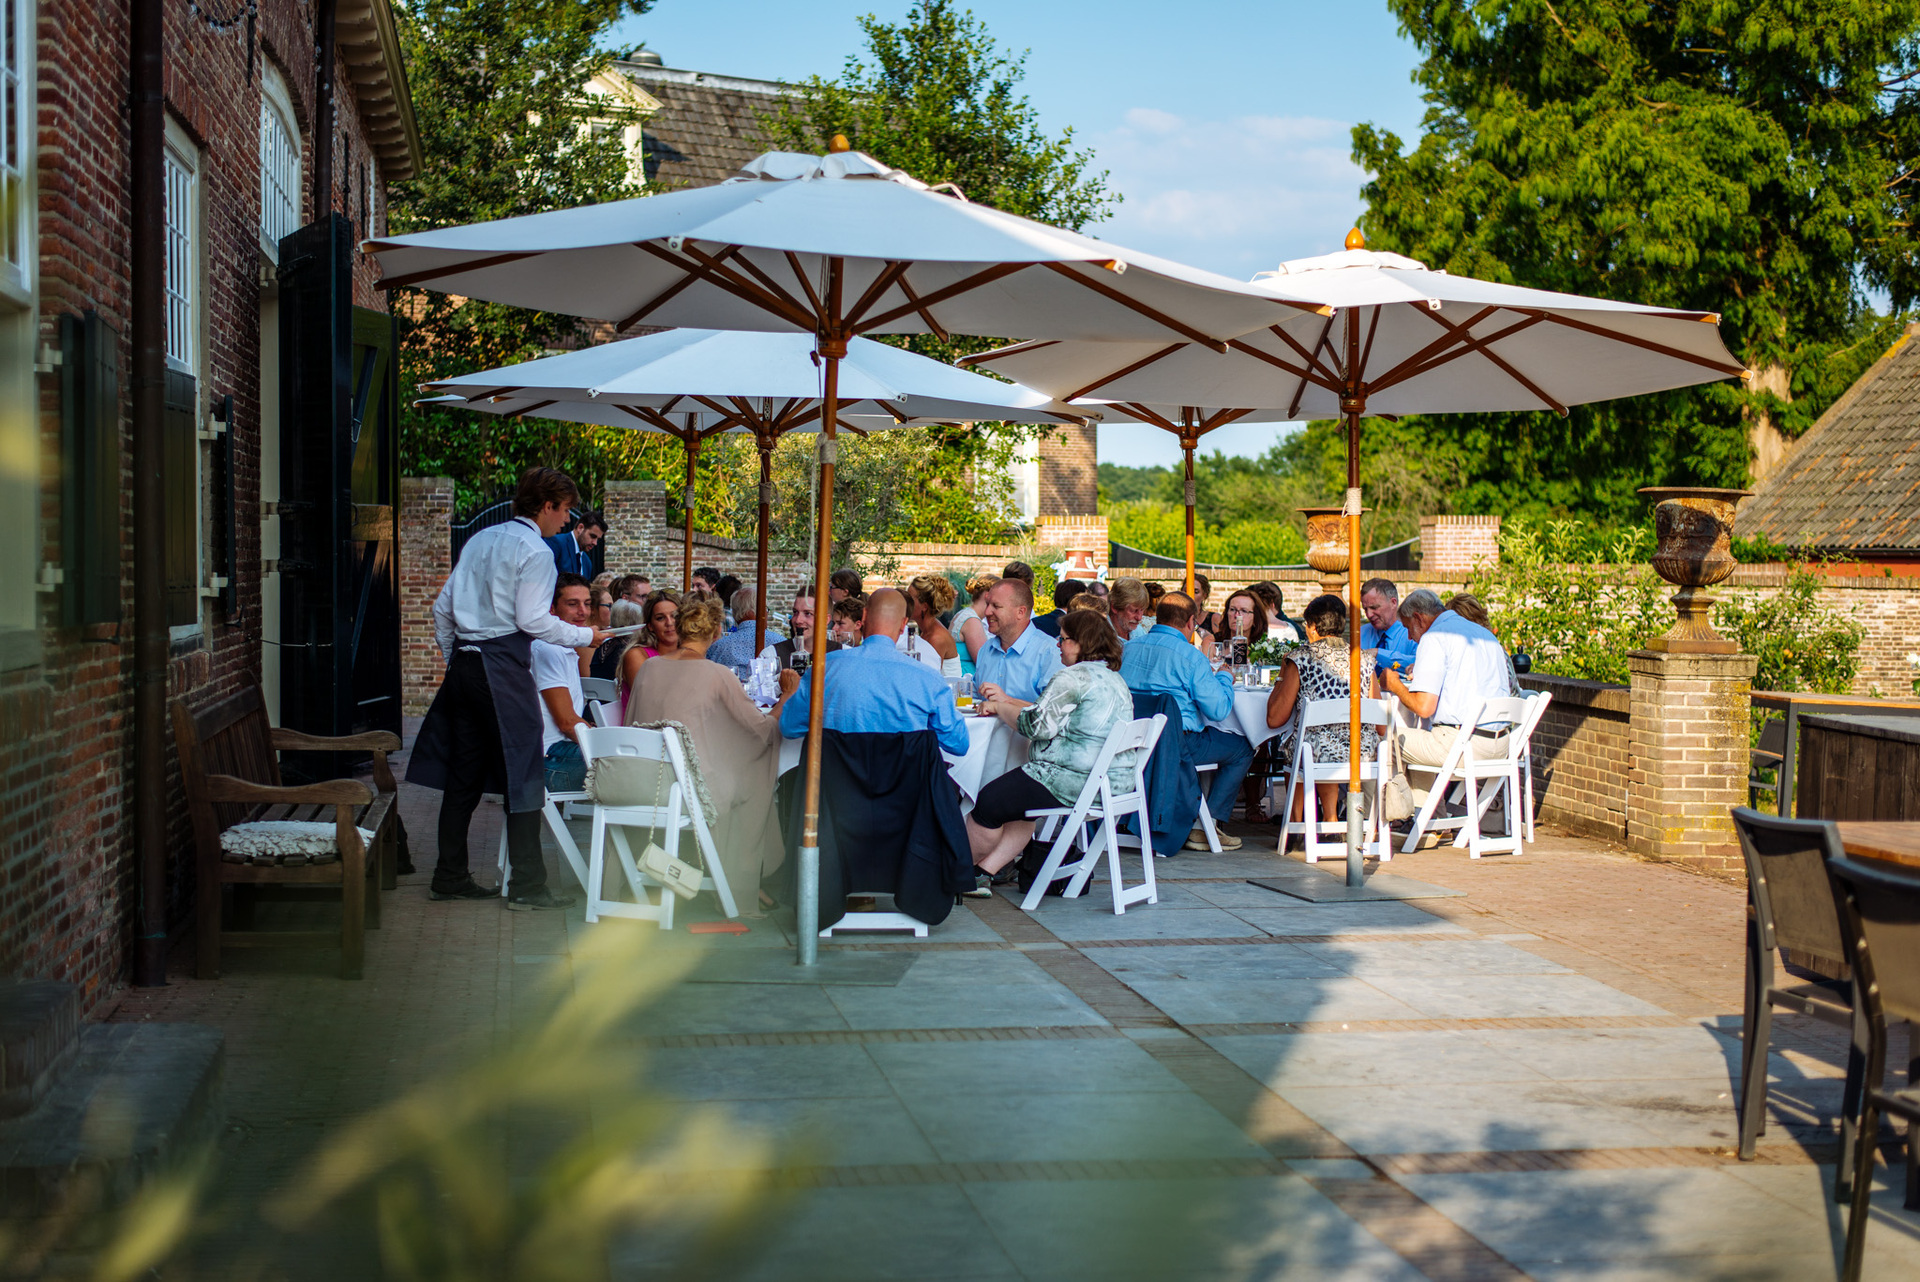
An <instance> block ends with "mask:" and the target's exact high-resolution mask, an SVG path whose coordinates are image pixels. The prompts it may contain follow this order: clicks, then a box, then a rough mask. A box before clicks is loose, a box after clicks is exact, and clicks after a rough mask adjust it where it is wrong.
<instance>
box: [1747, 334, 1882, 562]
mask: <svg viewBox="0 0 1920 1282" xmlns="http://www.w3.org/2000/svg"><path fill="white" fill-rule="evenodd" d="M1734 532H1735V533H1736V534H1739V535H1741V536H1744V537H1751V536H1753V535H1756V534H1764V535H1766V536H1767V537H1768V538H1770V539H1772V540H1774V541H1775V542H1777V543H1783V544H1786V545H1787V546H1789V547H1811V548H1823V549H1833V550H1836V551H1839V550H1846V551H1853V552H1864V551H1866V550H1868V549H1888V550H1892V549H1902V550H1909V551H1920V325H1910V326H1908V327H1907V332H1906V333H1905V334H1903V335H1902V336H1901V337H1900V338H1899V340H1898V341H1896V342H1895V343H1894V345H1893V346H1892V347H1891V348H1890V349H1888V351H1887V354H1886V355H1885V356H1882V357H1881V358H1880V359H1879V360H1878V361H1877V362H1875V363H1874V365H1873V367H1872V368H1871V369H1869V370H1868V371H1867V372H1866V373H1865V374H1862V375H1861V376H1860V379H1859V381H1858V382H1856V383H1855V384H1854V385H1853V386H1852V387H1850V388H1848V389H1847V391H1846V394H1845V395H1843V396H1842V397H1841V398H1840V399H1839V400H1837V401H1835V402H1834V403H1833V406H1832V407H1831V408H1830V409H1828V410H1827V412H1826V413H1825V414H1823V415H1821V416H1820V421H1819V422H1817V423H1815V424H1814V425H1813V426H1812V427H1811V428H1809V429H1807V434H1806V435H1805V436H1803V437H1801V438H1800V441H1799V443H1798V444H1797V445H1795V446H1794V448H1793V450H1792V452H1791V453H1789V454H1788V455H1787V457H1786V458H1785V459H1784V460H1783V461H1782V462H1781V464H1780V467H1779V468H1778V470H1776V471H1775V472H1774V473H1773V475H1772V476H1769V477H1768V478H1767V479H1766V480H1764V481H1762V482H1760V483H1759V484H1758V485H1757V486H1755V487H1754V495H1753V497H1752V498H1750V499H1748V500H1747V501H1746V502H1745V503H1743V504H1741V505H1740V509H1739V513H1738V516H1737V517H1736V519H1735V522H1734Z"/></svg>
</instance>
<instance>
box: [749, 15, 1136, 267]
mask: <svg viewBox="0 0 1920 1282" xmlns="http://www.w3.org/2000/svg"><path fill="white" fill-rule="evenodd" d="M860 29H861V30H862V31H864V32H865V33H866V38H867V52H868V54H869V55H870V57H871V58H872V62H871V63H866V62H862V61H861V60H860V58H859V57H857V56H855V57H849V58H848V59H847V63H846V68H845V70H844V71H842V73H841V75H840V78H839V79H838V80H825V79H822V78H821V77H819V76H813V77H811V78H809V79H808V80H806V81H804V82H803V83H802V84H801V85H800V86H799V88H800V91H801V97H800V101H799V103H798V104H797V105H796V107H795V108H794V109H793V110H792V111H791V112H788V113H785V114H782V115H778V116H774V117H771V118H769V119H768V120H767V121H766V122H765V126H766V130H767V134H768V136H769V138H770V139H771V140H772V141H773V142H774V143H775V144H776V145H778V146H782V147H786V148H788V149H790V150H795V151H810V152H823V151H825V150H826V149H827V142H828V140H829V139H831V138H832V137H833V135H835V134H844V135H846V137H847V140H848V141H849V142H851V143H852V144H853V146H854V148H855V149H856V150H858V151H864V152H866V153H867V154H868V155H871V156H872V157H874V158H875V159H876V160H879V161H881V162H882V163H884V164H888V165H892V166H893V167H894V168H896V169H904V170H906V171H907V172H908V173H910V174H912V175H913V176H914V177H915V178H918V179H920V180H921V181H922V182H928V183H936V184H937V183H952V184H954V185H955V186H957V187H958V188H959V189H960V190H961V191H962V192H964V193H965V194H966V197H967V199H968V200H972V201H975V202H978V203H979V204H983V205H991V206H993V207H994V208H995V209H1003V210H1005V211H1006V212H1008V213H1010V214H1019V215H1021V216H1022V217H1024V218H1037V219H1039V220H1040V221H1042V222H1048V223H1055V224H1057V225H1059V226H1062V227H1070V228H1072V229H1074V230H1075V231H1078V230H1079V229H1080V228H1082V227H1084V226H1086V224H1088V223H1089V222H1095V221H1098V220H1099V219H1100V218H1102V217H1104V216H1105V215H1106V214H1107V213H1108V212H1109V211H1110V210H1111V209H1112V207H1113V206H1114V205H1115V204H1116V203H1118V201H1119V199H1120V198H1119V196H1117V195H1115V194H1114V193H1112V192H1110V191H1108V189H1107V183H1106V178H1107V176H1106V173H1105V172H1104V171H1102V172H1100V173H1097V174H1096V173H1093V172H1092V171H1091V169H1090V166H1091V164H1092V161H1093V153H1092V152H1091V151H1076V150H1075V149H1074V145H1073V130H1071V129H1067V130H1063V131H1062V132H1061V133H1060V134H1059V136H1058V137H1055V136H1052V135H1049V134H1048V133H1047V132H1046V131H1045V130H1044V129H1042V128H1041V127H1040V122H1039V113H1038V112H1036V111H1035V110H1034V108H1033V106H1032V104H1031V103H1029V102H1028V101H1027V99H1026V98H1025V97H1024V96H1023V95H1021V93H1020V82H1021V80H1022V79H1024V78H1025V76H1026V54H1025V53H1018V54H1016V53H1013V52H1011V51H1010V50H1006V49H1002V48H1001V47H1000V45H999V44H998V43H997V42H996V41H995V40H994V38H993V36H992V35H991V34H990V33H989V32H988V31H987V27H986V24H985V23H984V22H982V21H981V20H980V19H978V18H976V17H974V15H973V14H972V13H971V12H970V11H968V10H966V9H963V8H960V7H959V6H958V5H956V4H954V3H953V2H952V0H917V3H915V5H914V6H913V8H912V9H910V10H909V11H908V13H907V17H906V20H905V21H904V22H902V23H900V24H899V25H897V26H896V25H894V24H892V23H887V22H882V21H881V20H880V19H879V18H877V17H875V16H874V15H873V14H868V15H867V16H866V17H864V18H861V19H860Z"/></svg>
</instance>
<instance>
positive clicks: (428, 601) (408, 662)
mask: <svg viewBox="0 0 1920 1282" xmlns="http://www.w3.org/2000/svg"><path fill="white" fill-rule="evenodd" d="M452 520H453V482H452V481H451V480H449V479H447V478H446V477H444V476H408V477H403V478H402V479H401V481H400V710H401V713H402V714H403V715H405V716H409V717H417V716H420V715H422V714H424V713H425V712H426V710H427V705H429V704H431V703H432V702H433V692H434V691H436V690H438V689H439V688H440V674H441V672H442V671H443V670H444V669H445V667H446V661H445V660H444V659H443V658H442V657H441V655H440V647H439V646H437V645H435V644H434V640H433V599H434V598H435V597H437V596H439V595H440V588H441V585H442V584H444V583H445V582H446V581H447V575H448V574H449V573H450V572H451V571H452V569H453V566H452V564H451V559H452V546H453V545H452V542H451V535H450V533H449V531H448V529H447V527H448V525H449V524H450V523H451V522H452Z"/></svg>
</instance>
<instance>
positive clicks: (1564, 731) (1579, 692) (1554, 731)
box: [1520, 674, 1633, 841]
mask: <svg viewBox="0 0 1920 1282" xmlns="http://www.w3.org/2000/svg"><path fill="white" fill-rule="evenodd" d="M1520 684H1521V685H1523V686H1525V687H1526V688H1527V689H1529V690H1542V691H1545V692H1546V693H1547V694H1549V695H1551V696H1552V698H1553V702H1552V703H1550V704H1548V705H1547V711H1546V714H1545V715H1544V716H1542V717H1541V718H1540V725H1539V726H1538V727H1537V728H1536V729H1535V730H1534V732H1533V804H1534V808H1535V809H1534V813H1535V815H1536V816H1537V817H1538V818H1539V820H1540V821H1541V822H1542V823H1552V824H1559V825H1561V826H1562V827H1566V828H1571V829H1573V830H1574V831H1575V832H1580V833H1585V834H1587V835H1589V836H1593V837H1604V838H1606V839H1608V840H1611V841H1621V840H1624V839H1625V837H1626V835H1627V779H1628V772H1629V770H1630V768H1631V766H1632V764H1633V759H1632V755H1631V753H1630V752H1629V750H1628V746H1627V730H1628V693H1627V687H1626V686H1616V685H1605V684H1603V683H1601V682H1598V681H1578V680H1575V679H1574V678H1572V677H1556V676H1546V675H1539V674H1529V675H1527V676H1523V677H1521V678H1520Z"/></svg>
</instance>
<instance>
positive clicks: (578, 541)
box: [547, 511, 607, 579]
mask: <svg viewBox="0 0 1920 1282" xmlns="http://www.w3.org/2000/svg"><path fill="white" fill-rule="evenodd" d="M606 537H607V519H606V518H605V517H603V516H601V515H600V514H599V513H598V512H593V511H585V512H582V513H580V519H579V520H577V521H575V522H574V523H573V528H572V529H571V530H566V531H563V532H561V533H559V534H556V535H554V536H553V537H552V538H550V539H548V540H547V546H548V547H550V548H552V549H553V563H554V565H555V566H556V567H557V568H558V569H559V571H560V573H562V574H577V575H579V576H580V577H581V578H583V579H590V578H592V577H593V559H592V557H593V550H594V549H595V548H597V547H599V546H600V540H601V539H604V538H606Z"/></svg>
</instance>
